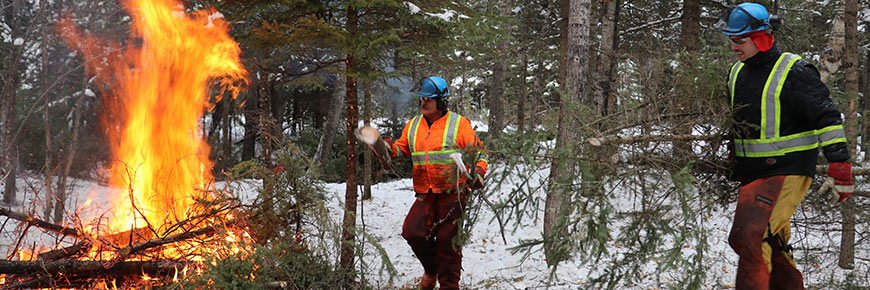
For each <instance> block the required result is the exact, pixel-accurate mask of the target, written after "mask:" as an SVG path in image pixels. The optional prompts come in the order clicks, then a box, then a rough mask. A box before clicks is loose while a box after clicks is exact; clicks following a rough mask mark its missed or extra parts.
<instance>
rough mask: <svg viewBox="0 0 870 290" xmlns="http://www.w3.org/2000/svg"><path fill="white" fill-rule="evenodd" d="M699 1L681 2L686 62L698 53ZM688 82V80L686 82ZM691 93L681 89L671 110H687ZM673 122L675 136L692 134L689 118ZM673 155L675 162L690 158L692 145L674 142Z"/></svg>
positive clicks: (682, 35)
mask: <svg viewBox="0 0 870 290" xmlns="http://www.w3.org/2000/svg"><path fill="white" fill-rule="evenodd" d="M700 19H701V1H700V0H686V1H683V14H682V17H681V18H680V21H681V24H682V30H681V32H680V43H681V46H682V48H683V50H685V52H686V53H687V54H688V55H689V56H688V58H687V59H686V61H687V62H688V61H690V60H692V59H694V55H695V54H696V53H697V51H698V46H699V41H698V37H699V36H700V34H701V23H700ZM682 65H684V66H690V65H694V64H693V63H682ZM683 69H684V70H686V71H691V70H692V68H690V67H686V68H683ZM687 81H688V80H687ZM691 94H692V93H691V92H690V91H689V90H687V89H685V87H684V89H682V90H681V91H679V92H678V93H677V94H675V96H676V98H675V99H674V106H673V108H678V110H679V109H680V108H681V109H682V110H685V109H688V106H689V105H690V104H691V103H692V102H691V101H690V100H691V98H694V97H695V96H691ZM679 120H681V119H678V121H677V122H674V124H673V125H672V126H673V131H674V134H675V135H688V134H692V128H693V127H694V125H695V124H694V122H693V121H692V120H691V119H690V118H686V119H685V120H684V121H682V122H681V121H679ZM673 154H674V159H675V160H686V157H687V156H692V155H693V154H692V143H690V142H676V143H674V147H673Z"/></svg>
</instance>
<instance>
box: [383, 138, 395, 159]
mask: <svg viewBox="0 0 870 290" xmlns="http://www.w3.org/2000/svg"><path fill="white" fill-rule="evenodd" d="M381 140H383V141H384V146H386V147H387V153H389V154H390V156H392V155H393V139H390V138H383V139H381Z"/></svg>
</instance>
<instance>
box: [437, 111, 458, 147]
mask: <svg viewBox="0 0 870 290" xmlns="http://www.w3.org/2000/svg"><path fill="white" fill-rule="evenodd" d="M459 117H460V116H459V114H456V113H453V112H450V111H447V123H446V124H444V126H445V128H444V137H443V139H442V140H443V141H444V142H443V143H442V144H441V149H444V148H453V147H455V146H456V137H457V135H458V134H457V132H459Z"/></svg>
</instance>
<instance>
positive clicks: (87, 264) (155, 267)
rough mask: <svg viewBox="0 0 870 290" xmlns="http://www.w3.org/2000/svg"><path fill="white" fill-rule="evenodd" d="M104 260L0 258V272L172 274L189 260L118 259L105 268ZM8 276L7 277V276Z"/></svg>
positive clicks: (126, 274) (27, 273) (28, 273)
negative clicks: (15, 259)
mask: <svg viewBox="0 0 870 290" xmlns="http://www.w3.org/2000/svg"><path fill="white" fill-rule="evenodd" d="M107 263H112V262H105V261H77V260H74V261H5V260H0V274H26V275H37V274H41V273H42V274H52V275H56V274H64V275H82V274H87V275H88V276H90V277H93V276H131V275H141V274H143V273H144V274H148V275H152V276H158V275H172V274H174V273H175V271H176V269H178V270H181V269H183V268H184V267H185V266H187V265H188V264H189V263H191V262H178V261H130V262H125V261H118V262H116V263H114V265H111V267H108V268H106V267H105V265H106V264H107ZM7 278H8V277H7Z"/></svg>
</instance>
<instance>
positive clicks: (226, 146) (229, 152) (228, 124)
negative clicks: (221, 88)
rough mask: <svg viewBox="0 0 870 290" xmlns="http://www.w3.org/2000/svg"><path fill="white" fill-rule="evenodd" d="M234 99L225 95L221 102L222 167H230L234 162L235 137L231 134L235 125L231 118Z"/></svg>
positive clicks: (220, 158) (220, 160)
mask: <svg viewBox="0 0 870 290" xmlns="http://www.w3.org/2000/svg"><path fill="white" fill-rule="evenodd" d="M233 101H234V100H233V99H232V98H229V97H227V96H223V101H222V102H221V105H222V106H223V109H222V110H221V117H220V118H221V121H222V122H223V126H221V150H220V155H218V156H219V160H218V164H220V167H221V168H222V169H226V168H229V167H230V164H231V162H233V137H232V136H231V134H230V133H231V132H232V131H231V129H232V126H233V120H232V119H230V118H231V117H230V116H232V113H231V112H230V111H231V110H232V109H233Z"/></svg>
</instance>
